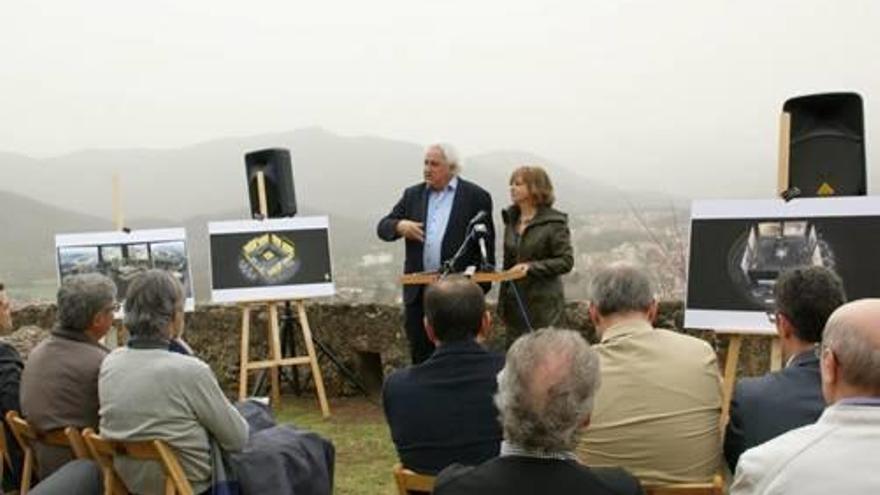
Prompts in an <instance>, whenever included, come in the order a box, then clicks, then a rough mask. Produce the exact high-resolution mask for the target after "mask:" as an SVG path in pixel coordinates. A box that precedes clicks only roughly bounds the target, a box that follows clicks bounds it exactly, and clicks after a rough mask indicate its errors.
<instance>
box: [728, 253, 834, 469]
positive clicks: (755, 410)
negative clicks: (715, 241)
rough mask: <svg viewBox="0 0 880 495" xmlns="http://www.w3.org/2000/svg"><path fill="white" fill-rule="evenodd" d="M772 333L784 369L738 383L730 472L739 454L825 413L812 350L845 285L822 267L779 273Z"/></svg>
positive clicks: (730, 438) (731, 428) (730, 427)
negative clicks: (777, 343)
mask: <svg viewBox="0 0 880 495" xmlns="http://www.w3.org/2000/svg"><path fill="white" fill-rule="evenodd" d="M774 292H775V297H776V312H775V315H776V319H775V322H776V332H777V333H778V334H779V341H780V343H781V346H782V353H783V356H784V357H785V359H787V362H786V365H785V368H784V369H782V370H780V371H777V372H775V373H769V374H767V375H764V376H762V377H758V378H744V379H742V380H740V381H739V383H737V384H736V390H735V391H734V393H733V398H732V399H731V401H730V422H729V423H728V424H727V433H726V434H725V436H724V456H725V457H726V458H727V464H728V466H730V471H731V472H734V471H735V469H736V463H737V461H738V460H739V456H740V455H741V454H742V453H743V452H744V451H746V450H748V449H750V448H752V447H754V446H755V445H759V444H762V443H764V442H766V441H767V440H770V439H771V438H775V437H777V436H779V435H781V434H783V433H785V432H786V431H788V430H791V429H794V428H798V427H800V426H804V425H808V424H812V423H815V422H816V420H817V419H819V415H820V414H822V410H823V409H825V400H824V399H823V398H822V383H821V378H820V376H819V358H818V356H816V352H815V351H816V346H817V345H818V344H819V342H820V341H821V340H822V329H823V328H824V327H825V322H826V321H828V317H829V316H831V313H832V312H833V311H834V310H835V309H837V307H838V306H840V305H841V304H843V303H844V302H846V295H845V294H844V291H843V282H841V280H840V277H838V276H837V275H836V274H835V273H834V272H832V271H831V270H829V269H827V268H823V267H818V266H814V267H809V268H795V269H792V270H789V271H787V272H785V273H783V274H782V275H781V276H780V277H779V279H778V280H777V282H776V287H775V288H774Z"/></svg>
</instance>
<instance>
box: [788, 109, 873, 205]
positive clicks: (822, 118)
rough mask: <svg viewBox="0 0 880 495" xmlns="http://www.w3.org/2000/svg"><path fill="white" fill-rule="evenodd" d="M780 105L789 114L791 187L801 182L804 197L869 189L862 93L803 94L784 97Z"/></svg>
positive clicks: (795, 186)
mask: <svg viewBox="0 0 880 495" xmlns="http://www.w3.org/2000/svg"><path fill="white" fill-rule="evenodd" d="M782 111H783V112H786V113H788V114H789V115H790V117H791V120H790V132H789V139H788V153H789V159H788V189H789V191H791V190H794V189H793V188H797V189H799V194H798V195H799V196H802V197H816V196H864V195H865V194H867V192H868V191H867V189H868V187H867V179H866V173H865V125H864V116H863V112H862V97H861V96H859V95H858V94H856V93H823V94H816V95H807V96H800V97H797V98H792V99H790V100H788V101H786V102H785V104H784V105H783V107H782ZM784 138H785V136H783V140H784Z"/></svg>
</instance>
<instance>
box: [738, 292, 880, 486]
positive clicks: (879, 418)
mask: <svg viewBox="0 0 880 495" xmlns="http://www.w3.org/2000/svg"><path fill="white" fill-rule="evenodd" d="M817 352H818V353H819V354H820V361H821V362H820V369H821V373H822V395H823V396H824V397H825V402H826V403H827V404H828V407H827V408H826V409H825V411H824V412H823V413H822V415H821V416H820V417H819V420H818V421H817V422H816V423H815V424H812V425H808V426H803V427H801V428H797V429H795V430H791V431H789V432H787V433H785V434H783V435H781V436H778V437H776V438H774V439H772V440H770V441H768V442H766V443H764V444H761V445H759V446H757V447H755V448H752V449H749V450H747V451H746V452H745V454H743V455H742V457H740V460H739V464H738V465H737V468H736V475H735V477H734V480H733V485H732V487H731V492H730V493H731V495H747V494H748V495H762V494H767V495H769V494H776V493H797V494H799V495H819V494H822V495H825V494H828V493H858V494H862V493H877V492H878V490H880V469H877V467H878V462H877V446H878V445H880V299H861V300H858V301H853V302H851V303H848V304H844V305H843V306H841V307H839V308H838V309H837V310H835V311H834V313H832V314H831V317H830V318H829V319H828V323H827V324H826V326H825V331H824V333H823V335H822V345H821V346H820V347H818V348H817Z"/></svg>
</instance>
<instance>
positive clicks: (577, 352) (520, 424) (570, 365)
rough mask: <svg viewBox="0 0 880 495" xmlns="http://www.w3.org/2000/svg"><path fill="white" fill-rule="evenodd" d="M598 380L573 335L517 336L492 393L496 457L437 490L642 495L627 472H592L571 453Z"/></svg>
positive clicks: (462, 494) (592, 360)
mask: <svg viewBox="0 0 880 495" xmlns="http://www.w3.org/2000/svg"><path fill="white" fill-rule="evenodd" d="M599 382H600V377H599V357H598V356H597V354H596V352H595V351H593V350H592V349H590V346H589V344H587V342H586V341H585V340H584V338H583V337H581V335H580V334H578V333H577V332H574V331H571V330H554V329H543V330H539V331H537V332H532V333H528V334H526V335H524V336H522V337H520V338H519V339H517V340H516V342H514V344H513V346H511V348H510V350H509V351H508V353H507V362H506V364H505V366H504V369H503V370H502V371H501V373H499V375H498V393H497V394H496V396H495V403H496V405H497V406H498V409H499V411H500V413H501V415H500V419H501V424H502V428H503V430H504V443H503V444H502V446H501V456H500V457H497V458H495V459H492V460H490V461H487V462H485V463H483V464H481V465H480V466H478V467H476V468H465V467H462V466H460V465H453V466H451V467H449V468H447V469H446V470H444V471H443V472H441V473H440V475H439V476H438V478H437V484H436V486H435V489H434V493H435V494H436V495H469V494H474V495H476V494H479V495H496V494H497V495H500V494H505V495H507V494H512V495H520V494H522V495H533V494H542V495H543V494H556V493H584V494H587V493H589V494H591V495H604V494H609V495H610V494H618V495H623V494H639V493H642V490H641V487H640V486H639V482H638V480H636V479H635V478H633V477H632V476H631V475H630V474H629V473H627V472H626V471H624V470H622V469H591V468H588V467H587V466H585V465H583V464H580V463H579V462H578V459H577V457H576V456H575V454H574V448H575V446H576V445H577V443H578V439H579V438H580V434H581V432H582V431H583V429H584V427H585V426H587V425H588V424H589V423H590V414H591V412H592V410H593V400H594V396H595V394H596V390H597V389H598V388H599Z"/></svg>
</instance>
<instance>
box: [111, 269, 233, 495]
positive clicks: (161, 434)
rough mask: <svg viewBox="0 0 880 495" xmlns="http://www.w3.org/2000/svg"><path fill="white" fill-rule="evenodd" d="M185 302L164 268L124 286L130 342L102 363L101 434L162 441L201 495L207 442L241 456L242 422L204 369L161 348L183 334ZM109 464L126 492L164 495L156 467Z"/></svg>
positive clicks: (207, 467)
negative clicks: (124, 486) (112, 466)
mask: <svg viewBox="0 0 880 495" xmlns="http://www.w3.org/2000/svg"><path fill="white" fill-rule="evenodd" d="M184 302H185V296H184V291H183V287H182V286H181V285H180V282H179V281H178V280H177V279H176V278H175V277H174V276H173V275H171V274H170V273H169V272H166V271H163V270H155V269H154V270H148V271H146V272H144V273H142V274H140V275H138V276H137V278H135V279H134V280H133V281H132V282H131V284H130V285H129V286H128V293H127V294H126V298H125V326H126V328H127V329H128V331H129V334H130V336H131V337H130V339H129V342H128V345H127V346H126V347H124V348H120V349H116V350H115V351H113V352H112V353H110V355H109V356H107V359H105V360H104V363H103V364H102V365H101V373H100V377H99V381H98V383H99V387H98V391H99V394H100V402H101V425H100V426H101V430H100V431H101V434H102V435H103V436H105V437H107V438H111V439H115V440H146V439H159V440H164V441H166V442H167V443H168V444H169V445H170V446H171V448H173V449H174V450H175V452H176V454H177V457H178V459H180V464H181V467H182V468H183V471H184V474H185V475H186V477H187V479H188V480H189V482H190V484H191V485H192V487H193V490H194V491H195V493H202V492H203V491H205V490H207V489H208V488H209V486H210V484H211V444H210V443H209V441H210V439H211V438H213V439H215V440H216V441H217V443H218V444H219V447H221V448H223V449H224V450H226V451H240V450H241V449H242V448H243V447H244V444H245V442H246V441H247V436H248V425H247V423H246V422H245V420H244V418H243V417H242V416H241V414H239V412H238V411H237V410H236V409H235V408H234V407H233V406H232V404H230V403H229V400H228V399H227V398H226V396H225V395H224V394H223V391H222V390H221V389H220V385H219V384H218V383H217V379H216V377H214V373H213V372H212V371H211V368H210V367H209V366H208V365H207V364H205V363H204V362H203V361H201V360H199V359H198V358H196V357H194V356H188V355H184V354H180V353H177V352H171V351H169V350H168V346H169V342H170V341H171V339H172V338H174V337H175V336H178V335H180V334H181V333H182V331H183V324H184V320H183V308H184ZM115 467H116V469H117V471H118V472H119V475H120V477H121V478H122V480H123V481H124V482H125V485H126V486H127V487H128V488H129V489H130V490H131V491H132V492H134V493H163V483H162V482H163V479H164V475H163V474H162V471H161V469H160V468H159V466H158V465H157V464H156V463H150V462H144V461H136V460H133V459H118V460H117V461H116V463H115Z"/></svg>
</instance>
